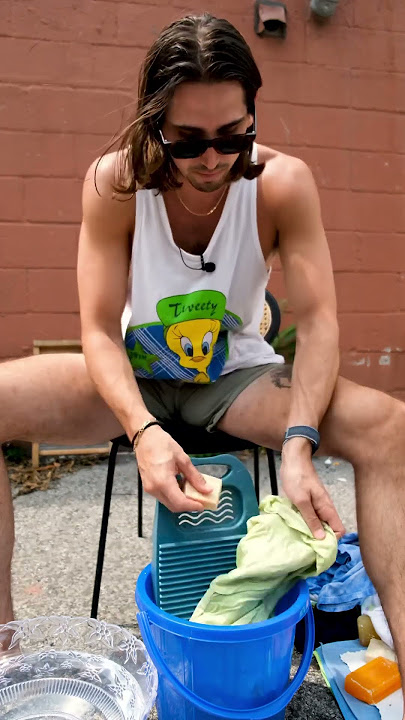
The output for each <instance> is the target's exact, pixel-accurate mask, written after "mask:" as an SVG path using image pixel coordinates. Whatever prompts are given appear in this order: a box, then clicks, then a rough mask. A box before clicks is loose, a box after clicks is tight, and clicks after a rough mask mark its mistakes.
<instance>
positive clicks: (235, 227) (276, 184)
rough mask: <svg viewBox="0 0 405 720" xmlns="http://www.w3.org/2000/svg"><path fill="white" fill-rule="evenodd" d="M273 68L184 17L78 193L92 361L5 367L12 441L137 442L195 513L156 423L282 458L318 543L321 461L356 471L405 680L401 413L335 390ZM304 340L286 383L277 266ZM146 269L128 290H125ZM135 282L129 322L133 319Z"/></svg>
mask: <svg viewBox="0 0 405 720" xmlns="http://www.w3.org/2000/svg"><path fill="white" fill-rule="evenodd" d="M260 86H261V77H260V73H259V70H258V68H257V66H256V64H255V62H254V59H253V57H252V54H251V52H250V49H249V47H248V46H247V44H246V42H245V41H244V39H243V38H242V36H241V35H240V34H239V32H238V31H237V30H236V29H235V28H234V27H233V26H232V25H230V23H228V22H227V21H226V20H219V19H216V18H214V17H212V16H211V15H208V14H205V15H202V16H198V17H186V18H183V19H182V20H179V21H178V22H175V23H173V24H172V25H170V26H169V27H168V28H166V29H165V30H163V32H162V33H161V35H160V36H159V38H158V39H157V40H156V42H155V43H154V44H153V46H152V47H151V49H150V50H149V52H148V54H147V57H146V60H145V62H144V65H143V68H142V71H141V76H140V86H139V98H138V106H137V111H136V115H135V117H134V118H133V120H132V122H131V123H130V125H129V126H128V127H127V129H126V130H125V132H124V133H123V135H122V138H121V144H120V148H119V149H118V150H117V151H116V152H112V153H109V154H105V155H104V156H102V157H101V158H99V159H98V160H97V161H96V162H95V163H94V164H93V165H92V166H91V168H90V169H89V171H88V173H87V176H86V179H85V182H84V187H83V223H82V228H81V232H80V247H79V258H78V283H79V295H80V310H81V322H82V342H83V351H84V354H83V355H44V356H36V357H29V358H23V359H20V360H16V361H13V362H10V363H4V364H3V365H2V366H1V367H0V407H1V422H0V428H1V432H0V440H1V441H3V442H4V441H8V440H12V439H15V438H19V439H25V440H29V441H34V440H35V441H43V442H44V441H45V442H58V443H61V442H66V443H71V442H77V443H93V442H96V441H97V442H101V441H104V440H108V439H109V438H112V437H115V436H118V435H120V434H122V433H123V432H125V433H126V434H127V435H128V437H129V438H130V439H131V441H133V446H134V450H135V453H136V457H137V461H138V466H139V468H140V472H141V476H142V481H143V485H144V488H145V490H146V492H148V493H150V494H151V495H153V496H154V497H156V498H157V499H158V500H160V501H161V502H163V503H164V504H165V505H167V507H169V508H170V509H171V510H172V511H174V512H179V511H184V510H190V511H191V510H198V509H201V505H200V504H199V503H197V502H195V501H192V500H188V499H186V498H185V496H184V494H183V493H182V491H181V489H180V488H179V485H178V482H177V480H176V475H177V474H178V473H182V474H183V475H184V476H185V477H186V478H187V479H188V480H189V481H190V482H191V483H192V484H193V485H194V487H195V488H197V489H198V490H200V491H201V492H205V488H204V482H203V480H202V478H201V475H200V474H199V472H198V471H197V470H196V469H195V468H194V467H193V465H192V464H191V462H190V459H189V458H188V457H187V455H186V454H185V453H184V451H183V450H182V448H181V447H179V445H178V444H177V443H176V442H175V441H174V440H173V439H172V438H171V436H170V435H169V434H168V433H167V432H165V430H164V429H163V427H162V425H161V423H164V421H165V420H167V419H169V418H180V419H181V420H183V421H186V422H188V423H191V424H194V425H198V426H204V427H206V428H208V429H209V430H215V429H216V428H218V429H220V430H223V431H225V432H227V433H230V434H232V435H236V436H238V437H241V438H245V439H248V440H251V441H254V442H256V443H258V444H260V445H263V446H266V447H270V448H275V449H282V464H281V477H282V482H283V487H284V491H285V493H286V494H287V496H288V497H289V498H290V499H291V501H292V502H293V503H295V505H296V506H297V507H298V508H299V510H300V511H301V513H302V515H303V517H304V519H305V520H306V522H307V524H308V526H309V528H310V529H311V531H312V532H313V534H314V535H315V537H317V538H322V537H323V534H324V533H323V527H322V522H327V523H329V524H330V525H331V527H332V528H333V530H334V531H335V532H336V534H337V535H338V536H340V535H342V534H343V533H344V528H343V525H342V522H341V520H340V518H339V516H338V513H337V512H336V509H335V507H334V505H333V503H332V501H331V499H330V497H329V495H328V493H327V491H326V489H325V488H324V487H323V485H322V483H321V482H320V480H319V478H318V476H317V474H316V472H315V469H314V466H313V463H312V453H313V451H316V450H318V448H319V452H320V453H321V454H328V455H329V454H330V455H337V456H340V457H343V458H345V459H346V460H348V461H350V462H351V463H352V464H353V465H354V468H355V474H356V488H357V501H358V524H359V534H360V540H361V547H362V552H363V558H364V563H365V566H366V568H367V570H368V573H369V575H370V577H371V579H372V580H373V582H374V584H375V586H376V588H377V590H378V592H379V595H380V598H381V600H382V603H383V606H384V609H385V611H386V614H387V616H388V618H389V621H390V625H391V629H392V633H393V635H394V638H395V643H396V649H397V653H398V656H399V662H400V666H401V670H402V673H403V677H404V679H405V675H404V672H405V613H404V612H403V607H404V602H405V601H404V589H405V588H404V584H403V577H404V571H405V546H404V542H403V536H402V530H403V526H404V508H405V484H404V479H405V477H404V476H405V444H404V442H403V439H402V438H403V432H404V427H405V412H404V405H403V404H402V403H400V402H399V401H396V400H394V399H392V398H391V397H389V396H387V395H384V394H383V393H381V392H378V391H376V390H372V389H369V388H364V387H361V386H358V385H356V384H354V383H352V382H350V381H348V380H345V379H342V378H339V377H338V367H339V352H338V325H337V320H336V301H335V290H334V283H333V276H332V268H331V262H330V256H329V250H328V245H327V241H326V238H325V234H324V230H323V227H322V221H321V213H320V207H319V199H318V194H317V190H316V187H315V184H314V181H313V178H312V176H311V173H310V171H309V169H308V168H307V167H306V165H305V164H304V163H302V162H301V161H299V160H297V159H296V158H293V157H289V156H287V155H284V154H282V153H280V152H277V151H275V150H272V149H270V148H268V147H264V146H262V145H257V144H256V143H255V142H254V140H255V133H256V116H255V98H256V94H257V91H258V89H259V88H260ZM276 252H278V253H279V255H280V259H281V263H282V266H283V271H284V275H285V282H286V287H287V292H288V298H289V303H290V305H291V307H292V309H293V311H294V313H295V318H296V324H297V351H296V356H295V361H294V365H293V367H292V371H291V368H289V367H287V366H286V365H284V364H283V358H281V357H280V356H278V355H276V354H275V352H274V350H273V349H272V348H271V347H270V346H269V345H268V344H267V343H266V342H265V341H264V340H263V338H262V337H261V336H260V333H259V324H260V319H261V315H262V311H263V300H264V291H265V287H266V285H267V282H268V276H269V268H270V265H271V262H272V258H273V256H274V254H275V253H276ZM130 271H131V272H130ZM129 275H131V287H130V311H131V317H130V320H129V324H128V328H127V331H126V335H125V339H124V340H123V338H122V331H121V316H122V313H123V309H124V307H125V304H126V300H127V294H128V278H129ZM1 472H2V474H1V480H0V594H1V597H0V621H8V620H10V619H11V617H12V606H11V598H10V579H9V576H10V565H11V556H12V541H13V519H12V518H13V515H12V505H11V498H10V491H9V486H8V481H7V478H6V471H5V467H4V464H3V465H2V468H1Z"/></svg>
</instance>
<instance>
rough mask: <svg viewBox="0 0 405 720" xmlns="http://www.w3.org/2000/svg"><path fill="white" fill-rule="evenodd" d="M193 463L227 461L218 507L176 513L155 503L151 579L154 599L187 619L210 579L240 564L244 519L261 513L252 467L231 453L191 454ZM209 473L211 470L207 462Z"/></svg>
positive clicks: (222, 462)
mask: <svg viewBox="0 0 405 720" xmlns="http://www.w3.org/2000/svg"><path fill="white" fill-rule="evenodd" d="M192 461H193V463H194V465H204V466H209V465H225V466H226V467H227V468H228V472H227V473H226V475H225V476H224V477H223V478H222V492H221V495H220V501H219V504H218V508H217V510H215V511H213V510H204V511H202V512H192V513H190V512H187V513H172V512H170V510H168V509H167V508H166V507H165V506H164V505H162V504H161V503H157V504H156V513H155V521H154V527H153V559H152V580H153V589H154V593H155V601H156V604H157V605H158V606H159V607H160V608H161V609H162V610H165V611H166V612H168V613H170V614H171V615H176V616H177V617H180V618H183V619H187V620H188V619H189V618H190V616H191V615H192V613H193V611H194V609H195V608H196V606H197V604H198V602H199V601H200V600H201V598H202V596H203V595H204V593H205V591H206V590H207V589H208V587H209V585H210V583H211V581H212V580H213V579H214V578H215V577H217V575H221V574H222V573H227V572H229V571H230V570H233V568H234V567H235V566H236V547H237V545H238V543H239V540H240V539H241V538H242V537H243V536H244V535H246V523H247V521H248V519H249V518H250V517H252V516H253V515H258V514H259V508H258V504H257V500H256V495H255V491H254V487H253V483H252V478H251V476H250V473H249V471H248V470H247V468H246V467H245V466H244V465H243V463H242V462H241V461H240V460H238V459H237V458H236V457H234V456H233V455H217V456H216V457H210V458H192ZM207 473H208V474H213V475H214V474H215V473H210V471H209V468H207Z"/></svg>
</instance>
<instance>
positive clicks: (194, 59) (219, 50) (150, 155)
mask: <svg viewBox="0 0 405 720" xmlns="http://www.w3.org/2000/svg"><path fill="white" fill-rule="evenodd" d="M224 81H237V82H239V83H240V84H241V85H242V87H243V90H244V93H245V100H246V107H247V111H248V113H251V114H253V113H254V103H255V98H256V93H257V91H258V89H259V88H260V87H261V85H262V79H261V76H260V72H259V69H258V67H257V65H256V63H255V61H254V59H253V55H252V53H251V51H250V48H249V46H248V45H247V43H246V42H245V40H244V38H243V37H242V35H241V34H240V33H239V32H238V30H236V28H234V27H233V25H231V23H229V22H228V21H227V20H222V19H218V18H215V17H213V16H212V15H210V14H208V13H204V14H203V15H196V16H191V15H190V16H187V17H184V18H182V19H181V20H177V21H176V22H173V23H172V24H171V25H169V26H168V27H166V28H165V29H164V30H163V31H162V33H161V34H160V36H159V37H158V38H157V40H156V41H155V42H154V44H153V45H152V47H151V48H150V50H149V52H148V53H147V55H146V58H145V61H144V63H143V66H142V68H141V71H140V75H139V90H138V104H137V111H136V115H135V117H134V119H133V120H132V121H131V122H130V124H129V125H128V126H127V127H126V128H125V129H124V130H123V131H122V133H121V135H120V136H119V150H118V153H117V162H118V167H117V175H116V177H117V182H116V186H115V188H114V190H115V191H116V192H118V193H134V192H136V190H138V189H141V188H145V189H156V190H158V191H163V190H169V189H171V188H175V187H180V185H181V183H179V181H178V180H177V178H176V166H175V165H174V163H173V161H172V160H171V158H170V155H169V154H168V153H167V152H166V151H165V149H164V148H163V145H162V142H161V139H160V136H159V132H158V131H159V128H160V127H161V126H162V124H163V121H164V117H165V112H166V109H167V107H168V105H169V102H170V100H171V98H172V97H173V94H174V91H175V89H176V88H177V87H178V86H179V85H180V84H181V83H183V82H224ZM263 167H264V165H261V164H254V163H252V161H251V150H250V151H249V150H248V151H245V152H243V153H241V154H240V155H239V157H238V159H237V160H236V162H235V163H234V165H233V167H232V168H231V170H230V173H229V175H228V180H229V181H235V180H238V179H239V178H241V177H245V178H247V179H248V180H252V179H253V178H255V177H257V176H258V175H260V173H261V172H262V170H263Z"/></svg>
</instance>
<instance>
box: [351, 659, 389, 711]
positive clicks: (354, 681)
mask: <svg viewBox="0 0 405 720" xmlns="http://www.w3.org/2000/svg"><path fill="white" fill-rule="evenodd" d="M400 687H401V676H400V674H399V668H398V665H397V663H395V662H392V660H387V658H383V657H377V658H375V659H374V660H371V661H370V662H368V663H366V665H363V666H362V667H360V668H358V670H354V671H353V672H351V673H349V674H348V675H346V678H345V690H346V692H348V693H349V695H352V696H353V697H355V698H357V700H362V701H363V702H365V703H367V704H368V705H375V704H376V703H379V702H380V701H381V700H384V698H386V697H388V695H391V693H393V692H395V690H399V688H400Z"/></svg>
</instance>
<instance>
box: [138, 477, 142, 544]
mask: <svg viewBox="0 0 405 720" xmlns="http://www.w3.org/2000/svg"><path fill="white" fill-rule="evenodd" d="M142 501H143V485H142V480H141V474H140V472H139V470H138V537H142V529H143V528H142Z"/></svg>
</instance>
